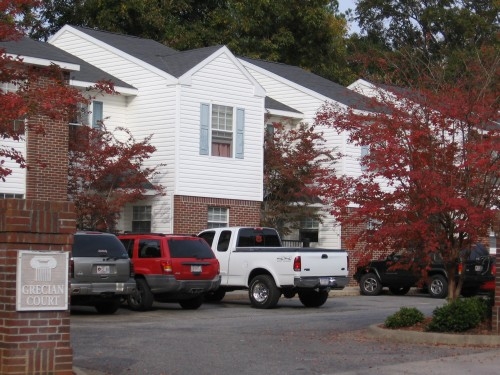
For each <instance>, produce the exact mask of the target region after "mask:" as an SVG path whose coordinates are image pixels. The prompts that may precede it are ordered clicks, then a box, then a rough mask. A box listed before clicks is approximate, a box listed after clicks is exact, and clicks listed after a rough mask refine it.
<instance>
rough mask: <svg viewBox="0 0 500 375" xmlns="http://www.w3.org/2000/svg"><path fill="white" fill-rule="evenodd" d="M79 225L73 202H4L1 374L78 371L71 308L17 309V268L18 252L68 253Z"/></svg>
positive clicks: (0, 220)
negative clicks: (74, 356)
mask: <svg viewBox="0 0 500 375" xmlns="http://www.w3.org/2000/svg"><path fill="white" fill-rule="evenodd" d="M75 225H76V221H75V214H74V209H73V204H72V203H69V202H54V201H40V200H23V199H6V200H0V374H2V375H18V374H23V375H42V374H43V375H46V374H51V375H72V374H73V370H72V368H73V352H72V349H71V342H70V321H69V311H68V310H66V311H16V268H17V257H18V250H37V251H43V250H46V251H69V250H70V249H71V244H72V241H73V233H74V231H75ZM68 296H69V293H68Z"/></svg>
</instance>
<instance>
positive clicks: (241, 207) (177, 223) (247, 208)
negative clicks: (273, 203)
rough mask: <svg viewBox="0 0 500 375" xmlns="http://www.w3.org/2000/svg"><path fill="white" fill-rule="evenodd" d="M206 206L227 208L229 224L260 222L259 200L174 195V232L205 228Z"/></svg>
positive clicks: (190, 231)
mask: <svg viewBox="0 0 500 375" xmlns="http://www.w3.org/2000/svg"><path fill="white" fill-rule="evenodd" d="M208 207H224V208H228V210H229V225H230V226H258V225H259V222H260V202H256V201H244V200H236V199H219V198H204V197H190V196H184V195H176V196H175V197H174V215H173V216H174V233H185V234H195V233H198V232H200V231H202V230H203V229H206V228H207V221H208Z"/></svg>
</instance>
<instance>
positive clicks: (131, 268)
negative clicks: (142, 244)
mask: <svg viewBox="0 0 500 375" xmlns="http://www.w3.org/2000/svg"><path fill="white" fill-rule="evenodd" d="M129 263H130V277H134V276H135V269H134V262H132V260H129Z"/></svg>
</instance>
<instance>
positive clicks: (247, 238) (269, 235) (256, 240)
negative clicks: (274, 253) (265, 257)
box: [238, 228, 281, 247]
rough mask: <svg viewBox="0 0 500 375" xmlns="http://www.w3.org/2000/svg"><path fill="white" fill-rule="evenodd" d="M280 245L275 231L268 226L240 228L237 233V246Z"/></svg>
mask: <svg viewBox="0 0 500 375" xmlns="http://www.w3.org/2000/svg"><path fill="white" fill-rule="evenodd" d="M252 246H267V247H279V246H281V243H280V239H279V236H278V234H277V233H276V231H274V230H273V229H269V228H242V229H240V231H239V233H238V247H252Z"/></svg>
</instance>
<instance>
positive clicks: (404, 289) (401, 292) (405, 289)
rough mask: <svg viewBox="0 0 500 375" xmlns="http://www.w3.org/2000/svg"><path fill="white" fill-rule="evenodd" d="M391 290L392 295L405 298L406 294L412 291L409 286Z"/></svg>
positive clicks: (393, 287) (391, 288) (390, 288)
mask: <svg viewBox="0 0 500 375" xmlns="http://www.w3.org/2000/svg"><path fill="white" fill-rule="evenodd" d="M389 290H390V291H391V293H392V294H394V295H396V296H404V295H405V294H406V293H408V292H409V291H410V287H409V286H391V287H389Z"/></svg>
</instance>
